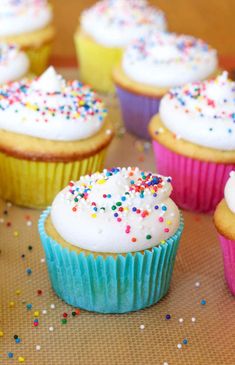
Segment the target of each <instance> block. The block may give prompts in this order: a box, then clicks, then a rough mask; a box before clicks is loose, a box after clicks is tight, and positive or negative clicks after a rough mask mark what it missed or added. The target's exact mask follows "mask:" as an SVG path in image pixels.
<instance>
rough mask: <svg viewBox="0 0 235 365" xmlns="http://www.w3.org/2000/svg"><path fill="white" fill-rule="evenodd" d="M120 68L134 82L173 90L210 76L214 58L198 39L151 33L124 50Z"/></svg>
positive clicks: (213, 66) (215, 65)
mask: <svg viewBox="0 0 235 365" xmlns="http://www.w3.org/2000/svg"><path fill="white" fill-rule="evenodd" d="M122 64H123V69H124V71H125V73H126V74H127V75H128V76H129V77H130V78H132V79H133V80H134V81H137V82H141V83H144V84H149V85H152V86H158V87H173V86H179V85H183V84H185V83H187V82H194V81H198V80H203V79H205V78H207V77H208V76H209V75H211V74H213V73H214V72H215V70H216V68H217V54H216V51H215V50H214V49H211V48H210V47H209V46H208V44H207V43H205V42H204V41H202V40H201V39H197V38H194V37H192V36H188V35H177V34H175V33H162V32H158V31H151V32H149V33H148V34H147V35H146V36H145V37H141V38H140V39H137V40H136V41H134V43H133V44H131V45H130V46H129V47H128V48H127V49H126V51H125V53H124V58H123V63H122Z"/></svg>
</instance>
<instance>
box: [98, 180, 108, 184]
mask: <svg viewBox="0 0 235 365" xmlns="http://www.w3.org/2000/svg"><path fill="white" fill-rule="evenodd" d="M97 183H98V184H100V185H102V184H105V183H106V180H104V179H101V180H98V181H97Z"/></svg>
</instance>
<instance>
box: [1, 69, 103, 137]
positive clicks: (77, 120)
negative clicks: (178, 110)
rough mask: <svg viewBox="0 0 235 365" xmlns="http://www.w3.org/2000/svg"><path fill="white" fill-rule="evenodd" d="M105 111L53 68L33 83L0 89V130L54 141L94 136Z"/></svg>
mask: <svg viewBox="0 0 235 365" xmlns="http://www.w3.org/2000/svg"><path fill="white" fill-rule="evenodd" d="M106 115H107V110H106V109H105V107H104V105H103V103H102V101H101V100H100V98H98V96H97V95H96V94H95V93H94V92H93V91H92V90H91V89H90V88H89V87H88V86H84V85H83V84H81V83H80V82H79V81H68V82H66V81H65V80H64V79H63V78H62V76H60V75H58V74H57V73H56V71H55V70H54V68H53V67H50V68H48V69H47V70H46V71H45V73H44V74H43V75H42V76H41V77H39V78H35V79H33V80H22V81H20V82H13V83H8V84H4V85H2V86H0V128H1V129H3V130H6V131H10V132H15V133H20V134H25V135H29V136H32V137H38V138H43V139H50V140H58V141H75V140H81V139H85V138H88V137H91V136H93V135H95V134H96V133H97V132H98V131H99V130H100V129H101V127H102V125H103V123H104V119H105V116H106Z"/></svg>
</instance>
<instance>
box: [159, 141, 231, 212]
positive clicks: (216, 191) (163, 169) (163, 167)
mask: <svg viewBox="0 0 235 365" xmlns="http://www.w3.org/2000/svg"><path fill="white" fill-rule="evenodd" d="M153 149H154V154H155V158H156V165H157V171H158V173H159V174H161V175H165V176H171V177H172V183H173V193H172V199H173V200H174V201H175V203H176V204H177V205H179V206H180V207H181V208H183V209H186V210H192V211H195V212H204V213H208V212H211V211H213V210H215V208H216V206H217V204H218V203H219V202H220V200H221V199H222V198H223V195H224V187H225V184H226V181H227V179H228V177H229V172H230V171H231V170H235V164H222V163H214V162H206V161H200V160H196V159H193V158H190V157H186V156H183V155H179V154H177V153H175V152H173V151H171V150H169V149H168V148H166V147H164V146H163V145H161V144H160V143H158V142H157V141H155V140H154V141H153Z"/></svg>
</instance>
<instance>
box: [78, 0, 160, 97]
mask: <svg viewBox="0 0 235 365" xmlns="http://www.w3.org/2000/svg"><path fill="white" fill-rule="evenodd" d="M153 28H155V29H158V30H160V31H164V30H166V20H165V16H164V14H163V12H162V11H161V10H159V9H157V8H154V7H152V6H150V5H149V3H148V1H146V0H128V1H127V0H102V1H98V2H97V3H96V4H95V5H94V6H92V7H91V8H89V9H86V10H85V11H84V12H83V13H82V14H81V18H80V24H79V27H78V29H77V31H76V34H75V45H76V50H77V56H78V64H79V70H80V75H81V78H82V80H83V81H84V82H86V83H88V84H89V85H91V86H92V87H94V88H95V89H96V90H98V91H102V92H114V90H115V88H114V84H113V82H112V71H113V67H114V66H115V65H117V63H118V62H119V61H120V59H121V56H122V54H123V51H124V49H125V47H126V46H127V45H128V44H129V43H131V42H132V41H133V40H134V39H136V37H141V36H143V35H144V34H145V33H146V32H148V30H149V29H153Z"/></svg>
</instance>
